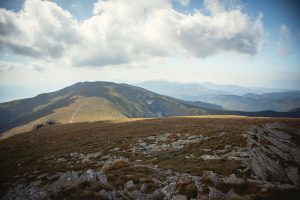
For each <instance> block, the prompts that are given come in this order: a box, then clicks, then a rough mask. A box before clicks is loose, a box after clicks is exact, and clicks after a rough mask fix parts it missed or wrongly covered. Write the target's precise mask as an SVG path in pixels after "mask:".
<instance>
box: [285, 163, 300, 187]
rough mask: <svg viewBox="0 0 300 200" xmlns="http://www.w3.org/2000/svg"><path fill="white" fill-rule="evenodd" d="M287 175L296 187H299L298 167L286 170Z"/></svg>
mask: <svg viewBox="0 0 300 200" xmlns="http://www.w3.org/2000/svg"><path fill="white" fill-rule="evenodd" d="M285 171H286V174H287V176H288V177H289V179H290V180H291V181H292V182H293V184H294V185H296V186H299V172H298V167H287V168H285Z"/></svg>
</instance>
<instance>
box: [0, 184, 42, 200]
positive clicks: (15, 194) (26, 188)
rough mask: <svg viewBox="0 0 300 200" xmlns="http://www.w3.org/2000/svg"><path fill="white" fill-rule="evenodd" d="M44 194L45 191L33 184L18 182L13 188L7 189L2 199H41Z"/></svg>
mask: <svg viewBox="0 0 300 200" xmlns="http://www.w3.org/2000/svg"><path fill="white" fill-rule="evenodd" d="M45 196H46V191H45V190H44V189H41V188H40V187H38V186H36V185H34V184H29V185H27V184H18V185H17V186H16V187H15V188H13V189H12V190H10V191H8V192H7V194H6V195H5V196H4V197H3V200H11V199H35V200H42V199H44V198H45Z"/></svg>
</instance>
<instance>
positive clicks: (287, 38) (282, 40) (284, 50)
mask: <svg viewBox="0 0 300 200" xmlns="http://www.w3.org/2000/svg"><path fill="white" fill-rule="evenodd" d="M278 37H279V39H278V41H277V54H278V55H279V56H287V55H289V54H291V53H292V51H293V41H292V36H291V33H290V29H289V28H288V27H287V26H286V25H285V24H282V25H281V26H280V28H279V30H278Z"/></svg>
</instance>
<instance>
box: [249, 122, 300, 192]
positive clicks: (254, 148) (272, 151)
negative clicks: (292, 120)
mask: <svg viewBox="0 0 300 200" xmlns="http://www.w3.org/2000/svg"><path fill="white" fill-rule="evenodd" d="M247 135H248V138H247V149H248V154H249V160H248V167H249V168H250V169H251V171H252V173H253V174H254V175H255V176H257V177H258V178H259V179H261V180H265V181H271V182H281V183H289V184H294V185H296V186H299V173H298V171H299V169H300V132H299V130H296V129H295V128H292V127H288V126H286V125H284V124H279V123H272V124H265V125H259V126H253V127H252V128H251V129H250V130H248V132H247Z"/></svg>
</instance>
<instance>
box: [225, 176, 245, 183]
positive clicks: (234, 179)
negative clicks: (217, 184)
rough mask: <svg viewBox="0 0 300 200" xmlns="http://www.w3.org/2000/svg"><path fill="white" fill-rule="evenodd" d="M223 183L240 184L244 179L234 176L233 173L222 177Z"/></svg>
mask: <svg viewBox="0 0 300 200" xmlns="http://www.w3.org/2000/svg"><path fill="white" fill-rule="evenodd" d="M222 180H223V182H224V183H227V184H234V185H240V184H242V183H244V180H243V179H241V178H238V177H236V176H235V174H231V175H230V176H229V177H228V178H223V179H222Z"/></svg>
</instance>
